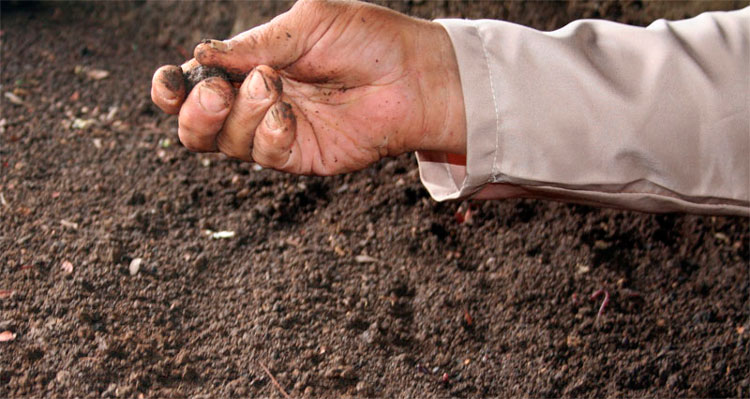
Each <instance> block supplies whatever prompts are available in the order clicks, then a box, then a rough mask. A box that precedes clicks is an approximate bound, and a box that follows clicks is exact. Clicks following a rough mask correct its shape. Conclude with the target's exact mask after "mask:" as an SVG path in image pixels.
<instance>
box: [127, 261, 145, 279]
mask: <svg viewBox="0 0 750 399" xmlns="http://www.w3.org/2000/svg"><path fill="white" fill-rule="evenodd" d="M142 262H143V258H135V259H133V260H132V261H130V267H129V270H130V275H131V276H135V275H136V274H138V271H139V270H141V263H142Z"/></svg>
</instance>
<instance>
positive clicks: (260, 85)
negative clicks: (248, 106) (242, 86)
mask: <svg viewBox="0 0 750 399" xmlns="http://www.w3.org/2000/svg"><path fill="white" fill-rule="evenodd" d="M268 90H269V88H268V84H267V83H266V80H265V79H263V74H262V73H260V72H259V71H258V70H254V71H253V72H252V76H250V82H248V85H247V94H248V95H249V96H250V98H252V99H253V100H263V99H265V98H268V94H269V91H268Z"/></svg>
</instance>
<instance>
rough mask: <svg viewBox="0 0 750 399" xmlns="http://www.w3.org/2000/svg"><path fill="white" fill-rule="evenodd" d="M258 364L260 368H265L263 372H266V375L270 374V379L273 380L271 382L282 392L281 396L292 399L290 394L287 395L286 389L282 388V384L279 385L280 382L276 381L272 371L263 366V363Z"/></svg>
mask: <svg viewBox="0 0 750 399" xmlns="http://www.w3.org/2000/svg"><path fill="white" fill-rule="evenodd" d="M258 364H259V365H260V367H262V368H263V371H265V372H266V374H268V378H270V379H271V382H272V383H273V385H275V386H276V388H277V389H278V390H279V392H281V394H282V395H284V397H285V398H286V399H291V397H290V396H289V394H288V393H286V391H285V390H284V388H282V387H281V384H279V382H278V381H276V378H274V376H273V374H271V371H270V370H268V367H266V366H265V365H263V363H258Z"/></svg>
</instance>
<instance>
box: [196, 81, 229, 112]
mask: <svg viewBox="0 0 750 399" xmlns="http://www.w3.org/2000/svg"><path fill="white" fill-rule="evenodd" d="M198 103H199V104H200V105H201V107H203V109H204V110H206V111H208V112H212V113H217V112H220V111H223V110H224V109H225V108H226V107H227V102H226V100H224V97H223V96H222V95H221V94H219V93H217V92H216V91H215V90H213V89H211V87H209V86H206V85H201V86H200V91H199V92H198Z"/></svg>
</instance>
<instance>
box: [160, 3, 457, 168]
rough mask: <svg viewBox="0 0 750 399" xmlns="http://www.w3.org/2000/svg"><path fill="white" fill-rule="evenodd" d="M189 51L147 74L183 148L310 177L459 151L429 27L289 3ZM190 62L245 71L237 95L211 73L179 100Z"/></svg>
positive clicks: (439, 34) (443, 43) (451, 80)
mask: <svg viewBox="0 0 750 399" xmlns="http://www.w3.org/2000/svg"><path fill="white" fill-rule="evenodd" d="M194 55H195V58H194V59H193V60H190V61H188V62H187V63H185V64H183V66H182V67H181V68H180V67H176V66H163V67H161V68H159V70H157V71H156V73H155V74H154V78H153V84H152V89H151V96H152V99H153V101H154V103H156V104H157V105H158V106H159V107H160V108H161V109H162V110H164V111H165V112H167V113H173V114H176V113H179V130H178V131H179V137H180V140H181V141H182V143H183V144H184V145H185V146H186V147H187V148H188V149H190V150H193V151H216V150H218V151H221V152H223V153H225V154H227V155H228V156H231V157H234V158H239V159H243V160H247V161H251V160H252V161H255V162H257V163H259V164H260V165H262V166H264V167H269V168H274V169H278V170H282V171H286V172H291V173H298V174H316V175H331V174H338V173H344V172H350V171H354V170H359V169H363V168H365V167H367V166H368V165H370V164H372V163H373V162H376V161H377V160H379V159H380V158H382V157H385V156H395V155H398V154H401V153H404V152H408V151H415V150H425V151H443V152H449V153H456V154H465V151H466V122H465V115H464V104H463V94H462V92H461V84H460V80H459V74H458V66H457V63H456V58H455V54H454V52H453V47H452V45H451V42H450V38H449V37H448V34H447V33H446V32H445V30H444V29H443V28H442V26H440V25H439V24H436V23H433V22H428V21H422V20H418V19H415V18H411V17H407V16H405V15H402V14H399V13H396V12H394V11H391V10H388V9H385V8H382V7H378V6H374V5H370V4H365V3H358V2H334V1H314V0H301V1H299V2H297V3H296V4H295V5H294V6H293V7H292V9H291V10H290V11H288V12H286V13H284V14H281V15H279V16H277V17H276V18H274V19H273V20H272V21H271V22H269V23H267V24H265V25H261V26H258V27H256V28H254V29H251V30H249V31H247V32H244V33H242V34H240V35H238V36H236V37H234V38H232V39H229V40H226V41H215V40H212V41H207V42H204V43H201V44H200V45H198V46H197V47H196V49H195V53H194ZM198 65H204V66H210V67H219V68H222V69H224V70H226V71H228V72H229V73H230V74H232V75H241V74H247V73H249V74H248V75H247V78H245V79H244V81H243V82H242V83H241V86H240V87H239V89H238V90H237V89H235V88H234V87H233V86H232V84H230V83H229V82H227V81H225V80H223V79H221V78H218V77H214V78H209V79H206V80H204V81H202V82H200V83H199V84H198V85H196V87H195V88H194V89H193V90H192V91H191V92H190V93H189V94H188V95H187V96H185V83H184V79H183V77H182V76H183V73H186V72H188V71H190V70H192V69H193V68H195V67H197V66H198ZM185 97H186V98H185Z"/></svg>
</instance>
